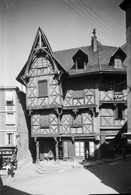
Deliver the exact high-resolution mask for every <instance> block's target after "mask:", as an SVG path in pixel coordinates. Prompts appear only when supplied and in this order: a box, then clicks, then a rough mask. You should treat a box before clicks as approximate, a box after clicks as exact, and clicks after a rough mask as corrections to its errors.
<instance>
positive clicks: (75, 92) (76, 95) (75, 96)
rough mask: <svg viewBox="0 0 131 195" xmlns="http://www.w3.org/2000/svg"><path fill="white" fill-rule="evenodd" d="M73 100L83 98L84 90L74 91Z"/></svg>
mask: <svg viewBox="0 0 131 195" xmlns="http://www.w3.org/2000/svg"><path fill="white" fill-rule="evenodd" d="M73 98H74V99H77V98H83V90H74V91H73Z"/></svg>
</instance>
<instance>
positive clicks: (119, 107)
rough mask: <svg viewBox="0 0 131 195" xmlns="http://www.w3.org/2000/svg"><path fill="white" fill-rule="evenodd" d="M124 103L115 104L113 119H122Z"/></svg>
mask: <svg viewBox="0 0 131 195" xmlns="http://www.w3.org/2000/svg"><path fill="white" fill-rule="evenodd" d="M124 115H125V112H124V105H123V104H117V105H116V107H115V110H114V119H115V120H124Z"/></svg>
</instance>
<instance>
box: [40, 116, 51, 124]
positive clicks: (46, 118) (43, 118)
mask: <svg viewBox="0 0 131 195" xmlns="http://www.w3.org/2000/svg"><path fill="white" fill-rule="evenodd" d="M39 122H40V126H41V127H49V115H40V118H39Z"/></svg>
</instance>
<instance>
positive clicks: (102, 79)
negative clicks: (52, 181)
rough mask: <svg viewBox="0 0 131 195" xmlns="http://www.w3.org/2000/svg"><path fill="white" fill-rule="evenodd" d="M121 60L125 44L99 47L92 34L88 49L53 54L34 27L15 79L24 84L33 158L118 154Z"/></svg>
mask: <svg viewBox="0 0 131 195" xmlns="http://www.w3.org/2000/svg"><path fill="white" fill-rule="evenodd" d="M125 59H126V47H125V46H123V47H121V48H118V47H113V46H105V45H102V44H101V43H100V42H99V41H98V40H97V37H96V32H95V30H94V31H93V36H92V37H91V45H89V46H85V47H80V48H73V49H67V50H62V51H56V52H53V51H52V49H51V47H50V44H49V42H48V40H47V38H46V36H45V34H44V33H43V31H42V30H41V29H40V28H38V31H37V34H36V37H35V40H34V43H33V46H32V49H31V52H30V55H29V58H28V60H27V62H26V64H25V66H24V67H23V69H22V70H21V72H20V73H19V75H18V76H17V81H19V82H20V83H22V84H23V85H25V86H26V107H27V109H28V111H29V114H30V116H31V136H32V137H34V140H35V142H36V160H42V159H43V158H44V155H45V154H49V153H50V154H51V155H52V157H53V158H55V159H78V160H84V159H86V158H92V159H96V158H97V159H99V158H100V157H104V156H105V155H107V154H109V152H110V151H112V149H113V148H114V147H115V149H116V150H118V148H119V143H120V142H119V141H120V134H121V132H123V131H126V120H127V114H126V109H127V105H126V60H125ZM87 151H88V152H87ZM87 153H88V154H87Z"/></svg>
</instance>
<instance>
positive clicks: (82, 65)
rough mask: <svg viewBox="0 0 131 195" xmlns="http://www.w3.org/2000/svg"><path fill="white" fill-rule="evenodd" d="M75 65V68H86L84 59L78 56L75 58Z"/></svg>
mask: <svg viewBox="0 0 131 195" xmlns="http://www.w3.org/2000/svg"><path fill="white" fill-rule="evenodd" d="M75 65H76V69H85V68H86V62H85V60H84V59H82V58H80V57H78V58H76V62H75Z"/></svg>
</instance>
